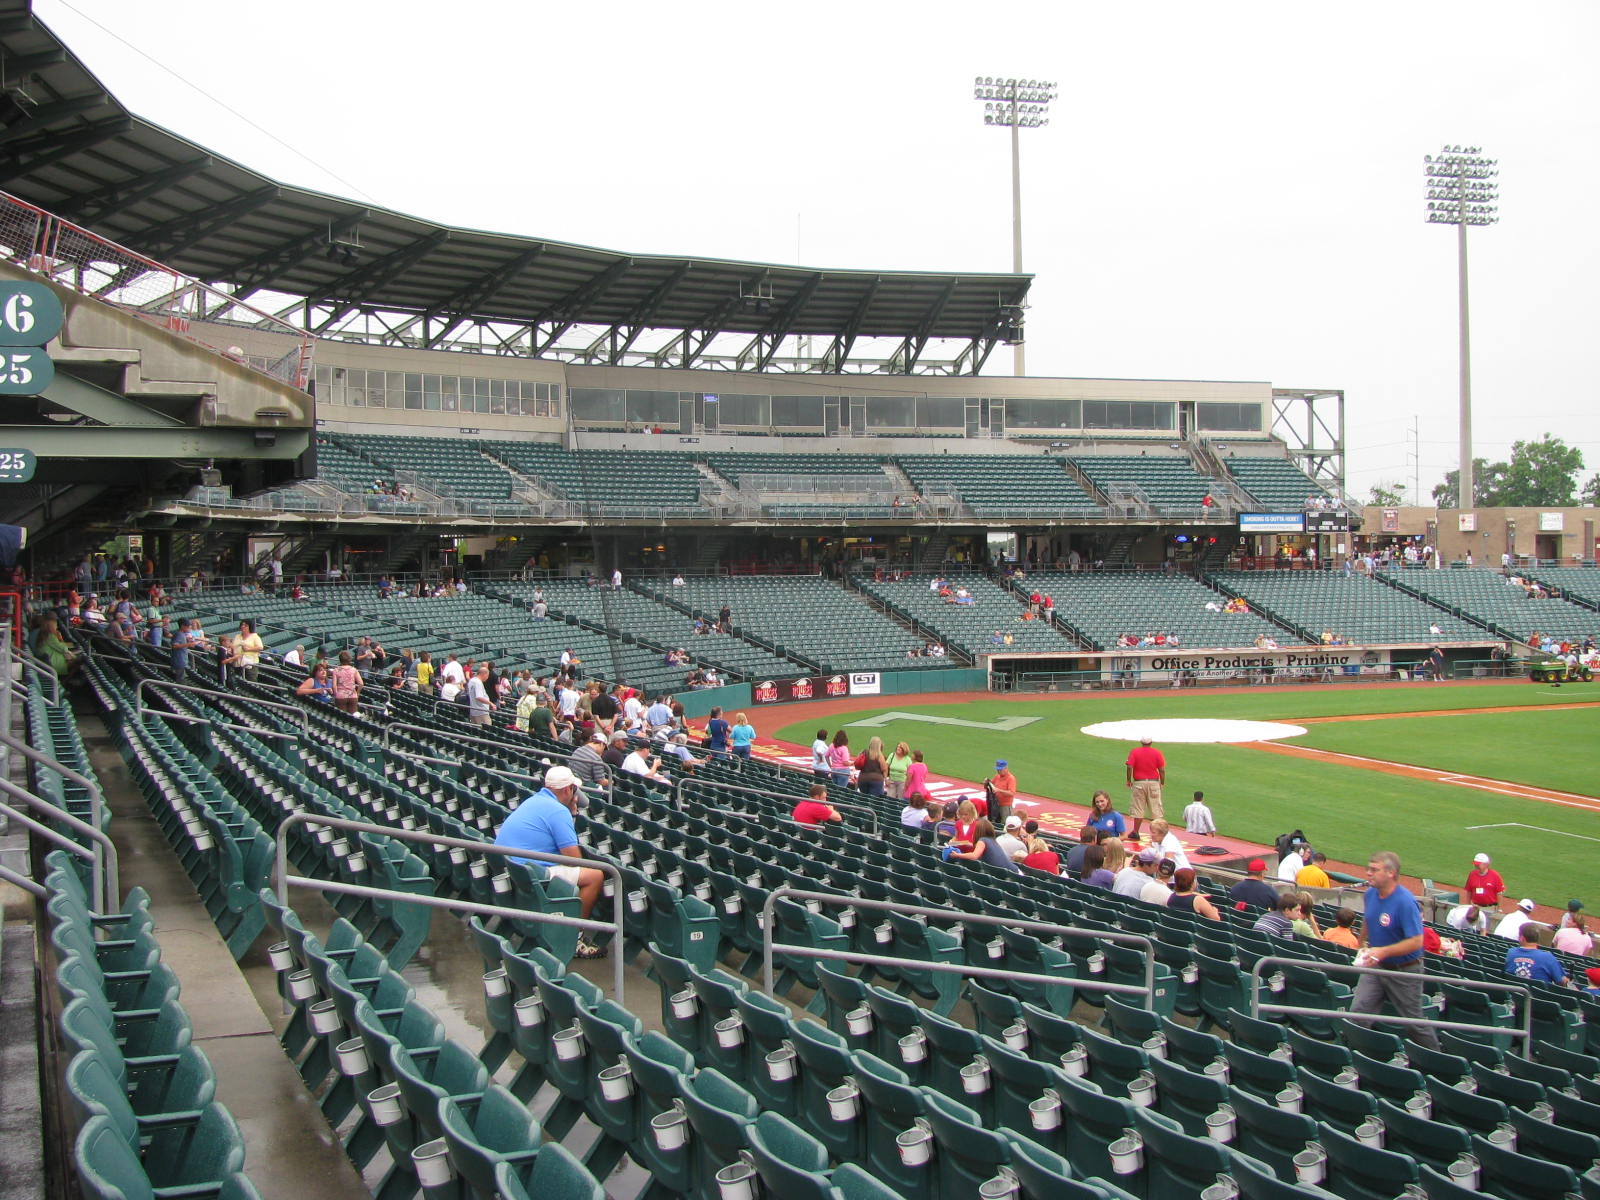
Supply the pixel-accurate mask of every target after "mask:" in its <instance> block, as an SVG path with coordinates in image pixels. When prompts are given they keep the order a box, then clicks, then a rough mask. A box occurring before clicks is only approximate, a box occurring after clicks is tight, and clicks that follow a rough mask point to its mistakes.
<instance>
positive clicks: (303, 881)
mask: <svg viewBox="0 0 1600 1200" xmlns="http://www.w3.org/2000/svg"><path fill="white" fill-rule="evenodd" d="M291 825H326V826H328V827H329V828H332V829H344V830H349V831H353V832H356V833H374V834H378V835H379V836H381V837H391V838H395V839H397V840H399V841H405V842H428V843H430V844H432V845H435V846H447V847H452V848H454V847H459V848H461V849H463V850H470V851H472V852H473V853H475V854H498V855H500V856H501V857H503V858H531V859H533V860H534V861H535V862H544V863H551V864H553V865H555V866H561V867H592V868H594V869H595V870H597V871H601V872H603V873H604V874H606V875H609V876H611V877H612V880H613V884H614V892H613V897H612V911H613V913H614V914H615V915H614V916H613V918H612V919H611V920H609V921H596V920H594V919H592V918H590V917H567V916H562V915H561V914H560V913H541V912H534V911H532V910H531V909H526V908H508V907H506V906H504V905H500V904H479V903H478V902H477V901H476V900H453V899H450V898H449V897H446V896H424V895H418V894H417V893H414V892H400V891H396V890H395V889H393V888H374V887H366V886H364V885H362V884H358V883H339V882H337V881H329V880H323V879H312V878H311V877H309V876H306V875H290V874H289V839H288V838H287V837H286V836H285V835H286V834H287V833H288V830H289V827H290V826H291ZM272 878H273V879H274V880H275V890H276V892H277V894H278V903H279V904H281V905H283V906H285V907H287V906H288V903H289V888H290V887H291V886H294V887H309V888H316V889H318V890H320V891H325V892H337V893H339V894H340V895H344V896H378V897H387V898H388V899H391V900H400V901H403V902H404V903H407V904H423V905H427V906H428V907H430V908H448V909H450V910H451V911H453V912H470V913H479V914H481V915H483V916H490V917H511V918H513V919H514V920H518V921H533V922H534V923H536V924H541V925H566V926H569V927H573V928H577V929H582V930H597V931H602V932H610V933H611V934H613V935H614V936H615V938H616V942H617V944H616V947H615V948H614V953H613V954H612V955H611V971H612V988H613V991H614V997H615V999H616V1001H617V1003H619V1004H620V1003H622V969H623V965H624V964H623V955H622V938H623V929H622V904H623V895H622V870H621V868H619V867H618V866H617V865H616V864H615V863H609V862H605V861H604V860H602V859H596V858H573V857H572V856H571V855H567V854H546V853H544V852H543V851H541V850H524V849H523V848H521V847H520V846H496V845H495V844H494V843H493V842H475V841H469V840H468V839H466V838H456V837H449V836H447V835H445V834H442V833H432V832H430V831H427V830H422V829H394V828H391V827H390V826H388V825H375V824H373V823H372V822H370V821H349V820H346V819H345V818H343V817H325V816H322V815H321V814H320V813H312V812H304V811H302V812H295V813H290V814H289V815H288V816H287V817H285V818H284V819H283V821H282V822H281V823H280V824H279V826H278V847H277V857H276V861H275V862H274V863H273V868H272Z"/></svg>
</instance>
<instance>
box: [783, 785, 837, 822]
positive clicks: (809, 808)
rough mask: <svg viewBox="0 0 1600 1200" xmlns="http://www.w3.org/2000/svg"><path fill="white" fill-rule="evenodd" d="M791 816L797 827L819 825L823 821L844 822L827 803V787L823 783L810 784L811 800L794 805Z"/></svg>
mask: <svg viewBox="0 0 1600 1200" xmlns="http://www.w3.org/2000/svg"><path fill="white" fill-rule="evenodd" d="M791 815H792V816H793V818H794V821H795V823H796V824H797V825H820V824H822V823H823V822H824V821H842V820H844V818H843V817H841V816H840V815H839V810H838V809H836V808H834V807H833V805H831V804H829V803H828V785H827V784H825V783H814V784H812V785H811V798H810V799H808V800H802V801H800V803H798V804H796V805H795V806H794V812H793V813H792V814H791Z"/></svg>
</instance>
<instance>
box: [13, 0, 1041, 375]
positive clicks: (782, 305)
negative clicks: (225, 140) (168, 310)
mask: <svg viewBox="0 0 1600 1200" xmlns="http://www.w3.org/2000/svg"><path fill="white" fill-rule="evenodd" d="M0 188H4V189H5V190H6V191H9V192H11V193H12V194H14V195H16V196H18V197H20V198H21V199H23V200H26V201H28V202H29V203H31V204H35V205H37V206H39V207H40V208H44V209H48V210H50V211H52V212H54V213H55V214H57V215H58V216H61V217H64V218H66V219H67V220H69V221H72V222H74V223H76V224H79V225H82V226H84V227H86V228H88V229H89V230H91V231H92V232H94V233H96V234H99V235H100V236H102V237H106V238H109V239H110V240H113V241H116V242H119V243H121V244H122V245H125V246H127V247H128V248H130V249H133V250H136V251H139V252H140V253H142V254H145V255H147V256H149V257H151V258H154V259H156V260H158V261H162V262H165V263H167V264H168V265H170V266H173V267H176V268H178V269H179V270H181V271H184V272H186V273H188V274H191V275H194V276H196V277H198V278H200V279H204V280H207V281H211V282H220V283H223V284H225V285H227V286H229V287H230V288H231V289H233V290H234V291H235V292H236V293H237V294H238V295H240V296H241V297H244V296H258V297H271V296H276V297H278V298H279V299H278V300H277V302H276V305H274V304H267V305H266V307H274V306H276V307H278V308H279V309H280V311H281V312H282V315H284V316H286V317H288V318H289V319H291V320H293V321H295V322H296V323H298V324H302V325H304V326H305V327H306V328H309V329H311V330H312V331H313V332H316V333H317V334H319V335H320V336H326V337H338V338H353V339H357V340H368V341H373V342H379V343H384V344H390V345H408V346H414V347H423V348H430V349H471V350H479V351H485V352H490V353H509V354H533V355H538V356H545V357H559V358H564V359H568V360H576V361H584V362H594V363H605V364H613V365H658V366H673V367H689V366H702V367H704V366H723V367H730V368H734V369H747V370H779V369H790V370H793V369H801V370H821V371H827V372H840V371H850V370H855V371H861V370H884V371H892V372H904V373H911V372H918V371H943V372H971V373H976V372H977V371H978V370H979V369H981V367H982V365H983V362H984V360H985V359H986V358H987V357H988V354H989V352H990V351H991V350H992V349H993V348H994V346H995V344H996V343H998V342H1001V341H1006V340H1009V339H1014V338H1015V337H1016V336H1017V333H1018V330H1019V328H1020V318H1021V314H1022V311H1023V305H1024V303H1025V299H1026V296H1027V292H1028V285H1029V282H1030V280H1031V277H1030V276H1026V275H1011V274H933V273H926V274H923V273H912V272H889V271H858V270H851V271H832V270H826V271H825V270H816V269H810V268H804V267H792V266H774V265H770V264H766V263H753V262H732V261H727V260H719V259H698V258H694V259H691V258H673V257H666V256H661V255H638V254H623V253H619V252H616V251H611V250H598V249H594V248H591V247H587V246H575V245H570V244H567V243H564V242H554V241H549V240H546V239H542V238H529V237H514V236H510V235H506V234H496V233H484V232H479V231H476V230H469V229H458V228H453V227H450V226H445V225H438V224H435V223H432V222H429V221H425V220H421V219H419V218H416V217H410V216H406V215H404V214H402V213H397V212H393V211H390V210H388V209H383V208H378V207H375V206H371V205H365V204H361V203H358V202H356V201H353V200H346V199H341V198H339V197H336V196H329V195H325V194H323V193H320V192H313V191H308V190H306V189H303V188H296V187H290V186H288V185H286V184H282V183H279V182H277V181H275V180H272V179H269V178H267V177H266V176H263V175H261V174H259V173H257V172H255V171H252V170H250V169H248V168H247V167H244V166H241V165H240V164H238V163H235V162H233V161H231V160H229V159H226V158H223V157H221V156H220V155H217V154H213V153H211V152H209V151H207V150H206V149H205V148H204V147H201V146H198V145H196V144H195V143H193V142H190V141H187V140H185V139H183V138H181V137H179V136H177V135H176V134H174V133H171V132H169V131H167V130H165V129H163V128H161V127H160V126H157V125H154V124H151V123H150V122H149V121H145V120H141V119H140V118H138V117H136V116H134V115H133V114H131V113H129V112H128V110H127V109H126V108H125V107H124V106H123V105H122V104H121V103H120V102H119V101H118V100H117V99H116V97H115V96H113V95H111V94H110V92H109V91H107V90H106V88H105V87H104V85H102V84H101V83H100V82H99V80H97V79H96V78H95V77H94V76H93V75H92V74H91V73H90V72H89V71H88V70H87V69H86V68H85V67H84V65H83V64H82V63H81V62H79V61H78V60H77V58H76V57H74V56H73V54H72V53H71V51H70V50H68V49H67V48H66V46H65V45H64V44H63V43H62V42H61V41H60V39H58V38H57V37H56V36H55V34H54V33H52V32H51V31H50V29H49V28H48V27H46V26H45V25H44V24H43V23H42V22H41V21H40V20H39V19H38V18H37V17H36V16H35V15H34V14H33V12H32V10H31V8H30V7H29V4H28V0H0ZM256 302H257V303H258V304H260V303H261V302H262V301H261V299H258V300H257V301H256ZM800 337H809V338H813V339H817V341H816V343H815V345H816V353H815V355H814V356H812V357H810V358H808V359H805V360H802V359H801V358H800V357H799V355H798V354H797V353H796V349H795V348H796V345H797V341H796V339H798V338H800ZM872 339H891V340H890V341H888V342H882V341H879V342H875V343H873V342H871V340H872ZM713 343H717V345H716V346H715V347H714V346H713ZM869 345H871V346H874V347H875V348H876V349H877V354H876V356H875V357H872V356H869V355H866V354H864V353H863V351H864V350H866V349H867V348H868V346H869ZM930 347H931V348H932V349H931V350H930ZM939 350H946V351H949V352H952V353H953V357H951V358H947V359H945V360H943V361H940V362H935V361H933V357H934V352H937V351H939ZM925 352H927V353H925Z"/></svg>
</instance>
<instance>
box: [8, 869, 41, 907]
mask: <svg viewBox="0 0 1600 1200" xmlns="http://www.w3.org/2000/svg"><path fill="white" fill-rule="evenodd" d="M0 879H3V880H5V881H6V882H7V883H9V884H12V885H13V886H15V887H19V888H21V889H22V890H23V891H25V892H31V893H32V894H33V895H35V896H37V897H39V899H41V900H43V899H44V898H45V897H46V896H48V895H49V894H50V891H49V889H48V888H46V887H45V886H44V885H42V884H38V883H35V882H34V881H33V880H31V879H29V878H28V877H27V876H26V875H20V874H18V873H17V872H16V871H13V870H12V869H11V868H10V867H0Z"/></svg>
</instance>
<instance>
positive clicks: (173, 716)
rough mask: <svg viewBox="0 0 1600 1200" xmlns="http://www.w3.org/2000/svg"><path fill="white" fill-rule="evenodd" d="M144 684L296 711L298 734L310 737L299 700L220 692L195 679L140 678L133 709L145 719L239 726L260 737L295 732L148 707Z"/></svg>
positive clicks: (235, 727) (148, 686)
mask: <svg viewBox="0 0 1600 1200" xmlns="http://www.w3.org/2000/svg"><path fill="white" fill-rule="evenodd" d="M145 688H152V689H156V688H159V689H162V690H165V691H177V692H193V693H194V694H195V695H197V696H221V697H222V698H223V699H224V700H235V701H238V702H239V703H241V704H259V705H261V706H262V707H264V708H272V709H277V710H279V711H281V712H288V713H293V714H294V716H295V719H296V720H297V721H298V722H299V724H300V734H299V736H300V737H301V738H302V739H304V740H307V741H309V740H310V738H311V721H310V718H309V717H308V716H307V715H306V710H305V709H303V708H301V707H300V706H299V705H298V704H282V703H279V702H278V701H276V700H257V699H255V698H254V697H253V696H240V695H238V694H236V693H234V692H220V691H218V690H217V689H216V688H203V687H197V686H196V685H195V684H192V683H174V682H173V681H172V680H170V679H141V680H140V681H139V686H138V687H136V688H134V690H133V701H134V712H135V713H136V715H137V716H138V717H139V719H140V720H141V721H142V720H143V719H144V718H145V716H147V715H153V716H157V717H160V718H161V719H162V720H164V721H182V722H185V723H187V724H190V725H209V726H213V727H215V728H218V729H237V730H239V731H241V732H243V733H253V734H255V735H256V736H257V737H277V738H290V739H293V738H294V737H295V735H294V734H292V733H283V732H281V731H280V730H276V729H262V728H260V727H258V726H255V725H240V724H238V723H237V722H235V721H218V720H216V719H215V718H213V717H196V716H192V715H191V714H189V713H181V712H170V711H168V710H167V709H164V708H149V707H147V706H146V705H145V702H144V690H145Z"/></svg>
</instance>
